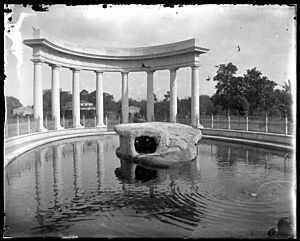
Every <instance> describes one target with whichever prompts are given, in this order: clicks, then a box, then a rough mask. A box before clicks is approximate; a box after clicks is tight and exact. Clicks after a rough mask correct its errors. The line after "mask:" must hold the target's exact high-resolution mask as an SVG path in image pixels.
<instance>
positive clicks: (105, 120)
mask: <svg viewBox="0 0 300 241" xmlns="http://www.w3.org/2000/svg"><path fill="white" fill-rule="evenodd" d="M105 125H107V115H106V116H105Z"/></svg>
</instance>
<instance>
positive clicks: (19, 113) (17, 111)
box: [13, 106, 33, 117]
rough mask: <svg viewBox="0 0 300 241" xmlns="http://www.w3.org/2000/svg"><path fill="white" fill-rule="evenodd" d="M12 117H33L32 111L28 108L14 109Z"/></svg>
mask: <svg viewBox="0 0 300 241" xmlns="http://www.w3.org/2000/svg"><path fill="white" fill-rule="evenodd" d="M13 115H17V116H22V117H24V116H28V115H33V109H32V108H31V107H29V106H22V107H19V108H16V109H13Z"/></svg>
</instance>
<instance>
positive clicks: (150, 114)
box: [147, 71, 154, 122]
mask: <svg viewBox="0 0 300 241" xmlns="http://www.w3.org/2000/svg"><path fill="white" fill-rule="evenodd" d="M153 73H154V71H148V72H147V121H148V122H151V121H154V98H153Z"/></svg>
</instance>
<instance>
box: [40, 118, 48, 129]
mask: <svg viewBox="0 0 300 241" xmlns="http://www.w3.org/2000/svg"><path fill="white" fill-rule="evenodd" d="M39 118H40V116H39ZM45 127H46V129H48V120H47V115H46V120H45Z"/></svg>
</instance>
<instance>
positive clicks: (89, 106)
mask: <svg viewBox="0 0 300 241" xmlns="http://www.w3.org/2000/svg"><path fill="white" fill-rule="evenodd" d="M72 110H73V103H72V102H67V103H66V104H65V105H64V106H62V107H61V111H62V113H63V114H64V115H65V116H67V117H71V116H72ZM95 112H96V108H95V106H94V105H93V103H91V102H88V101H85V100H80V113H81V114H84V115H85V116H86V117H93V116H94V115H95Z"/></svg>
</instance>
